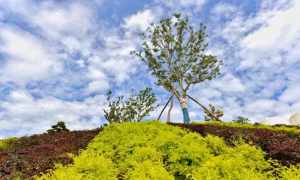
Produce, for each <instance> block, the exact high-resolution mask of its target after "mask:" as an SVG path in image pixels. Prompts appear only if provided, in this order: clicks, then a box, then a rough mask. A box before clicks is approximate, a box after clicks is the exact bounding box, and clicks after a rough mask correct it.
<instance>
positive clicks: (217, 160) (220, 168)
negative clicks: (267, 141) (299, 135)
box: [38, 123, 300, 180]
mask: <svg viewBox="0 0 300 180" xmlns="http://www.w3.org/2000/svg"><path fill="white" fill-rule="evenodd" d="M299 170H300V169H299V167H291V168H283V169H281V168H279V169H276V173H277V174H278V175H277V176H278V177H281V178H282V179H293V178H298V177H300V174H299ZM272 173H274V168H272V166H271V163H270V162H269V161H266V160H265V159H264V153H263V151H262V150H259V149H256V148H255V147H254V146H250V145H248V144H244V143H237V144H236V146H235V147H229V146H227V145H226V144H225V143H224V141H223V140H222V139H221V138H218V137H214V136H207V137H202V136H201V135H199V134H197V133H192V132H187V131H185V130H183V129H180V128H178V127H172V126H169V125H166V124H161V123H123V124H113V125H110V126H107V127H105V128H104V130H103V132H101V133H100V134H99V135H98V136H96V138H95V139H94V140H93V141H92V143H90V144H89V146H88V149H87V150H85V151H83V152H82V153H81V154H80V155H79V156H78V157H75V158H74V164H72V165H68V166H61V165H58V166H57V167H56V170H54V171H52V172H49V173H48V174H44V175H43V176H42V177H39V178H38V179H70V178H71V179H74V180H76V179H103V180H109V179H136V180H139V179H145V180H147V179H149V180H150V179H151V180H152V179H157V180H160V179H162V180H168V179H175V178H181V179H196V180H198V179H199V180H200V179H211V180H212V179H243V180H252V179H261V180H264V179H275V177H274V176H273V174H272Z"/></svg>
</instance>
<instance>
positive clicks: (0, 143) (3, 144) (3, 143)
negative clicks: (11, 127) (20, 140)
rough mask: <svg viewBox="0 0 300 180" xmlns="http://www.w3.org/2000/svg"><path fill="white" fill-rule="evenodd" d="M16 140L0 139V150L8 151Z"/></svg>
mask: <svg viewBox="0 0 300 180" xmlns="http://www.w3.org/2000/svg"><path fill="white" fill-rule="evenodd" d="M16 140H17V138H16V137H11V138H7V139H0V150H2V149H8V148H9V147H11V145H12V144H13V142H15V141H16Z"/></svg>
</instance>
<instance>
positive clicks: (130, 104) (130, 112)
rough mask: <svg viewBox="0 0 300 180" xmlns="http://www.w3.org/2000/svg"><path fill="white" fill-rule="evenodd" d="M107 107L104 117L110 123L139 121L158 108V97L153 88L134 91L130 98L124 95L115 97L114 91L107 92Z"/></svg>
mask: <svg viewBox="0 0 300 180" xmlns="http://www.w3.org/2000/svg"><path fill="white" fill-rule="evenodd" d="M106 100H107V107H106V108H105V109H104V117H105V119H106V120H107V121H108V122H109V123H113V122H117V123H120V122H139V121H141V120H142V119H143V118H144V117H145V116H147V115H148V114H149V113H150V112H151V111H153V110H154V109H155V108H156V105H155V102H156V97H155V95H154V93H153V92H152V89H151V88H145V89H143V90H140V91H139V93H138V94H134V93H132V94H131V96H130V97H129V98H128V99H125V97H124V96H118V97H115V98H113V97H112V92H111V91H109V92H108V93H107V97H106Z"/></svg>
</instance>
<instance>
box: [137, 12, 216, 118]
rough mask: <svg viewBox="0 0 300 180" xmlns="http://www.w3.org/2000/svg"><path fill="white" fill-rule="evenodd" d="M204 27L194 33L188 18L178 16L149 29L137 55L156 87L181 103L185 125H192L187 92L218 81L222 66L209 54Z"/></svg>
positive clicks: (194, 30)
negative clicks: (203, 83)
mask: <svg viewBox="0 0 300 180" xmlns="http://www.w3.org/2000/svg"><path fill="white" fill-rule="evenodd" d="M205 30H206V28H205V26H204V25H202V24H201V25H200V26H199V27H198V28H197V29H194V27H192V26H191V25H190V23H189V19H188V18H187V17H185V18H184V17H182V16H181V14H175V15H173V16H172V17H171V18H166V19H163V20H161V21H160V22H159V23H158V24H153V25H152V26H150V27H149V28H148V29H147V31H146V32H145V33H144V35H143V44H142V47H141V49H140V50H137V51H134V52H133V54H135V55H136V56H137V57H139V59H141V60H142V61H143V62H144V63H145V64H146V65H147V66H148V67H149V70H150V72H151V74H152V75H153V76H155V77H156V80H157V81H156V83H157V85H159V86H162V87H163V88H164V89H165V90H167V91H168V92H170V93H171V94H172V95H174V96H175V97H176V98H177V99H178V101H179V102H180V105H181V108H182V112H183V117H184V123H186V124H188V123H189V122H190V118H189V114H188V91H189V89H190V87H191V86H192V85H195V84H198V83H201V82H203V81H205V80H211V79H213V78H215V77H216V76H217V75H218V74H219V72H220V64H221V62H220V61H219V60H218V59H217V57H216V56H213V55H210V54H207V53H206V49H207V46H208V44H207V43H206V38H207V35H206V33H205Z"/></svg>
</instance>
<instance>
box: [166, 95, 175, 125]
mask: <svg viewBox="0 0 300 180" xmlns="http://www.w3.org/2000/svg"><path fill="white" fill-rule="evenodd" d="M173 101H174V100H173V97H172V99H171V104H170V107H169V110H168V115H167V123H170V122H171V111H172V108H173Z"/></svg>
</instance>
